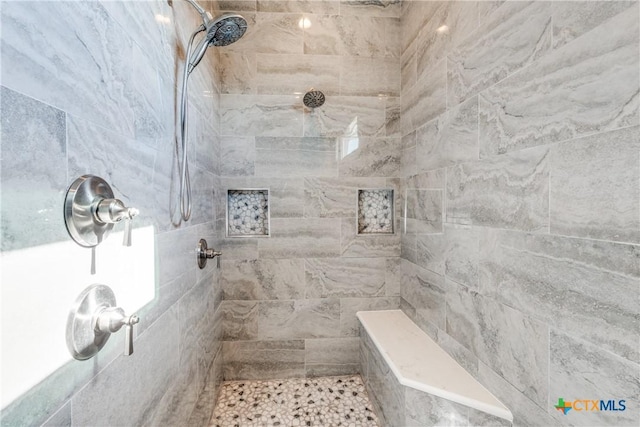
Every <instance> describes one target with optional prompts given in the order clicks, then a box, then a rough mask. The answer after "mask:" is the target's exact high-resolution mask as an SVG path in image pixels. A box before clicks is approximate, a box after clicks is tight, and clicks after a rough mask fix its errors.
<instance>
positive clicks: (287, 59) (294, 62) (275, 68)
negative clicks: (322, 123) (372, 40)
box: [255, 54, 377, 95]
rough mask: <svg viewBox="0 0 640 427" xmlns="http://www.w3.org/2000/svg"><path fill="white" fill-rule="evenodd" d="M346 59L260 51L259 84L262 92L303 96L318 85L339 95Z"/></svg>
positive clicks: (332, 93) (257, 73)
mask: <svg viewBox="0 0 640 427" xmlns="http://www.w3.org/2000/svg"><path fill="white" fill-rule="evenodd" d="M345 60H346V58H341V57H340V56H328V55H274V54H270V55H266V54H259V55H258V59H257V72H256V79H255V86H256V89H257V91H258V93H259V94H273V95H285V94H287V95H289V94H297V95H301V94H304V93H305V92H306V91H307V90H309V89H311V88H317V89H319V90H322V92H323V93H324V94H325V95H339V94H340V91H341V90H342V88H341V86H340V82H341V79H340V76H341V73H342V74H343V75H344V71H343V70H344V64H343V63H344V61H345ZM363 65H364V64H363ZM351 71H355V70H351ZM357 95H360V94H357ZM376 95H377V93H376Z"/></svg>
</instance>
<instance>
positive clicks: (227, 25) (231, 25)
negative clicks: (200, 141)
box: [178, 0, 247, 221]
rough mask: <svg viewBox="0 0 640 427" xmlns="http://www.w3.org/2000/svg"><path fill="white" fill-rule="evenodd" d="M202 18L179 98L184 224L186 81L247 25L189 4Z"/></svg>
mask: <svg viewBox="0 0 640 427" xmlns="http://www.w3.org/2000/svg"><path fill="white" fill-rule="evenodd" d="M187 2H189V4H190V5H191V6H193V7H194V8H195V9H196V10H197V11H198V13H199V14H200V16H201V17H202V25H200V26H199V27H198V28H197V29H196V30H195V31H194V32H193V34H192V35H191V37H190V38H189V44H188V45H187V56H186V58H187V63H186V64H185V66H184V67H183V70H182V92H181V98H180V126H179V133H178V143H179V146H180V149H181V150H182V158H181V161H180V165H179V173H180V193H179V194H180V217H181V218H182V219H183V220H184V221H189V218H191V181H190V179H189V160H188V158H187V157H188V156H187V121H188V111H187V104H188V103H187V99H188V95H187V81H188V80H189V75H190V74H191V72H192V71H193V70H194V69H195V68H196V66H197V65H198V64H199V63H200V61H201V60H202V58H203V57H204V54H205V52H206V51H207V48H208V47H209V46H227V45H229V44H231V43H234V42H235V41H237V40H239V39H240V38H241V37H242V36H243V35H244V33H245V32H246V31H247V21H246V20H245V19H244V18H243V17H242V16H241V15H237V14H232V13H227V14H224V15H221V16H219V17H217V18H215V19H214V18H213V16H211V14H210V13H209V12H207V11H205V10H204V9H203V8H202V6H200V5H199V4H198V3H197V2H196V1H195V0H187ZM203 31H205V32H206V35H205V36H204V37H203V38H202V40H200V41H199V42H198V44H197V46H196V47H195V49H192V48H193V41H194V39H195V37H196V35H197V34H198V33H201V32H203Z"/></svg>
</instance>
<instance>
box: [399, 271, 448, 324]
mask: <svg viewBox="0 0 640 427" xmlns="http://www.w3.org/2000/svg"><path fill="white" fill-rule="evenodd" d="M400 296H401V297H402V298H403V299H404V300H406V301H408V302H409V303H410V304H411V305H412V306H413V308H414V309H415V319H416V320H417V321H418V322H416V323H420V324H419V325H418V326H421V327H422V326H424V327H425V328H428V327H434V326H435V327H437V328H438V329H442V330H444V329H445V313H446V303H445V284H444V276H440V275H437V274H435V273H433V272H432V271H429V270H425V269H423V268H420V267H417V268H416V269H415V275H413V276H408V277H407V276H403V282H402V285H401V288H400ZM425 323H426V324H425Z"/></svg>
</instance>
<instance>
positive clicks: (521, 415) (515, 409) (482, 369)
mask: <svg viewBox="0 0 640 427" xmlns="http://www.w3.org/2000/svg"><path fill="white" fill-rule="evenodd" d="M476 379H477V380H478V381H480V383H481V384H482V385H484V386H485V387H486V388H487V389H488V390H489V391H490V392H491V393H493V395H494V396H496V397H497V398H498V399H499V400H500V401H501V402H502V403H503V404H504V405H505V406H506V407H507V408H509V410H510V411H511V413H512V414H513V425H515V426H536V427H549V426H556V425H559V423H558V422H557V421H556V420H554V419H553V418H551V416H550V415H549V414H548V411H549V409H548V408H549V404H548V403H545V404H544V405H543V406H542V407H540V406H538V405H537V404H535V403H534V402H533V401H531V400H530V399H529V398H528V397H527V396H525V395H524V394H522V393H521V392H520V391H518V390H517V389H516V388H514V387H513V386H512V385H511V384H510V383H509V382H508V381H506V380H505V379H504V378H502V377H501V376H500V375H498V374H496V373H495V372H494V371H493V370H492V369H491V368H490V367H488V366H487V365H485V364H484V363H482V362H480V363H479V364H478V375H477V376H476Z"/></svg>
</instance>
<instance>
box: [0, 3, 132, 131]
mask: <svg viewBox="0 0 640 427" xmlns="http://www.w3.org/2000/svg"><path fill="white" fill-rule="evenodd" d="M1 19H2V56H3V63H4V64H5V65H9V64H11V66H3V67H2V84H3V85H5V86H7V87H9V88H11V89H13V90H17V91H19V92H21V93H24V94H26V95H28V96H32V97H34V98H37V99H40V100H42V101H44V102H46V103H47V104H49V105H52V106H54V107H56V108H60V109H62V110H64V111H66V112H68V113H70V114H73V115H75V116H77V117H81V118H83V119H85V120H88V121H92V122H94V123H103V124H104V125H105V126H107V127H109V128H110V129H112V130H114V131H116V132H118V133H120V134H122V135H127V136H133V133H134V123H133V122H134V114H133V109H132V107H131V99H130V96H131V93H130V92H129V90H130V89H131V87H132V83H131V71H132V69H131V58H132V42H131V40H130V39H129V38H128V36H127V35H126V33H125V32H123V31H121V27H120V26H119V25H118V24H117V23H116V22H115V21H114V20H113V19H112V18H111V16H110V15H109V14H108V13H107V11H106V10H105V8H104V7H103V5H102V4H101V3H99V2H79V3H78V2H55V3H54V2H42V3H41V4H40V5H39V6H38V7H35V8H28V7H24V5H23V4H21V3H20V2H7V3H6V4H4V5H3V7H2V11H1ZM51 82H55V84H51Z"/></svg>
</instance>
